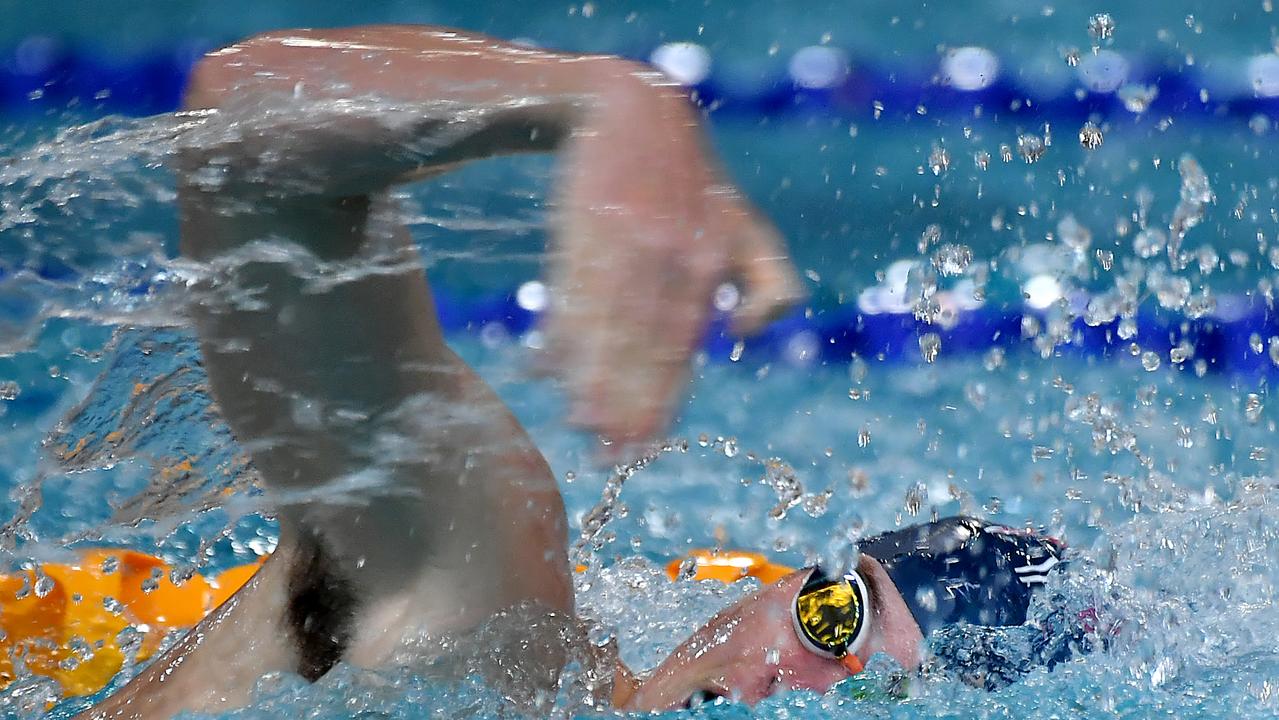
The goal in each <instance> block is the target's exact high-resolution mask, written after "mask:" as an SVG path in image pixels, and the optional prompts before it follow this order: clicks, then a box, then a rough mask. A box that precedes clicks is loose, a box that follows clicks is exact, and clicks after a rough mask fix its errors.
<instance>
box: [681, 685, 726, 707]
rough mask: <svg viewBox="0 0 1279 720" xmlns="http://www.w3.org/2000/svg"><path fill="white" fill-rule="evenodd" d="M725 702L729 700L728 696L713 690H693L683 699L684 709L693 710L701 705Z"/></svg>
mask: <svg viewBox="0 0 1279 720" xmlns="http://www.w3.org/2000/svg"><path fill="white" fill-rule="evenodd" d="M727 702H729V699H728V696H726V695H722V694H720V693H717V692H715V691H714V690H695V691H694V692H693V694H692V695H689V696H688V699H687V700H685V701H684V709H685V710H693V709H696V708H699V707H701V706H703V705H723V704H724V703H727Z"/></svg>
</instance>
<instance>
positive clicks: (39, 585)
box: [35, 573, 53, 598]
mask: <svg viewBox="0 0 1279 720" xmlns="http://www.w3.org/2000/svg"><path fill="white" fill-rule="evenodd" d="M51 592H53V578H51V577H49V576H48V575H45V574H43V573H41V575H40V577H39V579H38V580H36V585H35V594H36V597H38V598H42V597H45V596H47V595H48V594H49V593H51Z"/></svg>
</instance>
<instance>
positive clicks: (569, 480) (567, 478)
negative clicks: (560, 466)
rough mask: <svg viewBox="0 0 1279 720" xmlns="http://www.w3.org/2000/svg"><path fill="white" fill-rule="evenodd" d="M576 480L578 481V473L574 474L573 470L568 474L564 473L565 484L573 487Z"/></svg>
mask: <svg viewBox="0 0 1279 720" xmlns="http://www.w3.org/2000/svg"><path fill="white" fill-rule="evenodd" d="M575 480H577V473H575V472H573V471H572V470H569V471H568V472H565V473H564V482H566V483H568V484H570V485H571V484H573V481H575Z"/></svg>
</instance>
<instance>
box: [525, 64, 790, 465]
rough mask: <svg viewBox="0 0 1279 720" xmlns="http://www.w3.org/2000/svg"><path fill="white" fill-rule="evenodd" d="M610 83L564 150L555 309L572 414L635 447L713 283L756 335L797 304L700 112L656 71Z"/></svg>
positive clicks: (765, 225)
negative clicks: (729, 295)
mask: <svg viewBox="0 0 1279 720" xmlns="http://www.w3.org/2000/svg"><path fill="white" fill-rule="evenodd" d="M632 80H633V81H634V82H629V83H620V84H618V85H615V86H614V87H613V88H612V89H611V90H610V91H609V92H607V93H606V95H605V97H604V98H603V101H602V102H601V103H600V105H598V106H597V109H596V112H595V113H593V114H592V115H590V116H589V119H588V120H587V122H586V123H585V124H584V125H583V126H580V127H577V128H575V129H574V130H573V132H572V133H571V135H570V136H569V138H568V139H567V141H566V143H565V145H564V147H563V148H562V153H563V154H562V160H561V165H560V173H561V176H560V181H559V185H558V189H557V203H556V211H555V213H554V215H553V223H554V237H555V240H554V247H553V250H552V255H551V270H550V280H551V283H552V286H553V289H554V291H555V295H554V302H553V303H552V307H551V311H550V314H549V319H548V324H547V328H548V343H549V344H548V347H549V350H550V357H551V359H552V362H553V364H554V368H555V369H556V370H558V371H559V372H561V373H562V374H563V376H564V378H565V380H566V381H567V384H568V389H569V392H570V393H571V395H572V406H573V412H572V415H571V420H572V422H574V423H576V424H578V425H580V426H582V427H585V428H588V429H590V430H593V431H596V432H599V433H601V434H603V435H604V436H606V437H608V438H610V439H612V440H615V441H618V442H619V443H621V444H623V445H625V444H627V443H631V442H636V441H642V440H645V439H648V438H649V437H651V436H652V435H653V434H654V433H656V432H658V431H660V429H661V427H662V425H664V424H665V423H666V421H667V420H668V419H669V418H670V416H671V414H672V410H673V405H674V403H675V402H676V401H677V399H678V395H679V394H678V393H677V392H676V390H677V388H678V387H679V386H680V385H681V384H682V383H683V381H684V379H685V375H686V373H687V368H688V362H689V357H690V355H691V354H692V353H693V351H694V350H695V349H696V348H697V347H698V346H699V345H700V343H701V340H702V337H703V334H704V333H705V330H706V326H707V322H708V319H709V313H710V311H711V307H712V305H711V299H712V295H713V294H714V292H715V290H716V288H717V287H718V286H719V285H721V284H722V283H725V282H730V281H731V282H734V283H735V284H736V285H737V286H738V287H739V288H741V290H742V302H741V303H740V304H739V305H738V307H737V308H736V311H735V312H734V315H733V318H732V330H733V332H735V333H741V334H748V333H751V332H754V331H756V330H758V329H759V328H760V327H761V326H763V325H764V324H765V323H767V322H768V321H769V320H772V319H773V318H775V317H776V316H777V315H778V314H779V313H781V312H782V311H784V310H785V309H787V308H788V307H789V306H791V305H792V304H793V303H794V302H796V301H797V300H798V299H799V298H800V297H801V294H802V291H801V286H800V283H799V280H798V278H797V277H796V275H795V271H794V268H793V267H792V266H791V263H790V260H789V259H788V257H787V254H786V250H785V247H784V245H783V243H782V240H781V237H780V236H779V234H778V233H777V231H776V230H775V229H774V227H773V226H772V224H771V223H769V222H768V221H767V220H765V219H764V218H762V217H761V216H759V215H758V214H757V213H756V212H755V211H754V209H753V208H752V207H751V206H750V203H749V202H748V201H746V200H745V199H743V198H742V196H741V195H740V193H739V192H738V191H737V189H736V188H734V187H733V186H732V185H730V184H728V183H727V182H725V180H724V179H723V178H722V177H721V176H720V175H719V173H718V170H717V169H716V168H715V167H713V166H712V163H711V160H710V159H709V158H708V149H707V146H706V143H705V140H704V138H703V133H702V128H701V127H700V123H699V121H698V112H697V110H696V108H694V107H693V106H692V105H691V104H690V103H689V102H688V100H687V98H685V97H684V95H683V93H682V92H680V91H679V90H678V88H674V87H671V86H670V85H669V84H668V83H666V82H664V81H662V80H661V79H660V78H658V77H657V76H656V75H655V74H652V73H643V72H636V73H635V74H634V75H633V76H632Z"/></svg>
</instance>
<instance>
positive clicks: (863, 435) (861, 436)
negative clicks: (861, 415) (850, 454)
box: [857, 425, 870, 448]
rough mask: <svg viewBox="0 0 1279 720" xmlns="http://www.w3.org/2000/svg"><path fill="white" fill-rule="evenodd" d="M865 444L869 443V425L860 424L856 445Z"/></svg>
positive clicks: (863, 445) (860, 446)
mask: <svg viewBox="0 0 1279 720" xmlns="http://www.w3.org/2000/svg"><path fill="white" fill-rule="evenodd" d="M867 445H870V426H869V425H862V427H861V429H860V430H858V431H857V447H859V448H864V447H866V446H867Z"/></svg>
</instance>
